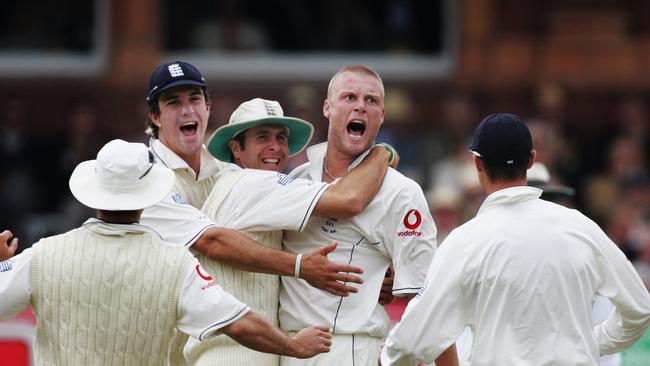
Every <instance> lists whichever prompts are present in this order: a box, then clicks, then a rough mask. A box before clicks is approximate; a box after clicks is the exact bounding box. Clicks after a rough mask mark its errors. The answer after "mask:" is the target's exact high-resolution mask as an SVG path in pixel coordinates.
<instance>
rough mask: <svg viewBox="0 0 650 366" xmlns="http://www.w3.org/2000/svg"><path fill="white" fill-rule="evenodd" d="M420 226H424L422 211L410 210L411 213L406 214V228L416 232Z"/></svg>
mask: <svg viewBox="0 0 650 366" xmlns="http://www.w3.org/2000/svg"><path fill="white" fill-rule="evenodd" d="M411 217H413V218H414V219H412V218H411ZM411 222H412V223H411ZM420 224H422V215H420V211H418V210H416V209H414V208H413V209H410V210H409V212H407V213H406V216H404V226H405V227H406V228H407V229H409V230H415V229H417V228H418V227H420Z"/></svg>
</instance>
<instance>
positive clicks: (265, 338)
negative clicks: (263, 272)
mask: <svg viewBox="0 0 650 366" xmlns="http://www.w3.org/2000/svg"><path fill="white" fill-rule="evenodd" d="M222 331H223V333H224V334H226V335H227V336H229V337H230V338H232V339H234V340H235V341H237V342H238V343H240V344H242V345H244V346H246V347H248V348H251V349H254V350H256V351H259V352H266V353H275V354H278V355H283V356H290V357H297V358H309V357H313V356H315V355H317V354H319V353H323V352H329V350H330V346H331V344H332V341H331V338H332V335H331V334H330V333H329V330H328V327H327V326H311V327H308V328H305V329H303V330H302V331H300V332H299V333H298V334H296V336H295V337H288V336H287V335H285V334H284V333H282V332H281V331H280V330H278V329H276V328H273V327H272V326H271V325H269V323H267V322H266V321H265V320H264V319H263V318H262V317H261V316H259V315H258V314H256V313H255V312H253V311H249V312H248V313H247V314H246V315H244V316H243V317H242V318H241V319H239V320H237V321H235V322H233V323H231V324H229V325H227V326H225V327H224V328H223V329H222Z"/></svg>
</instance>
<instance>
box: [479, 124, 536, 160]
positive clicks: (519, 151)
mask: <svg viewBox="0 0 650 366" xmlns="http://www.w3.org/2000/svg"><path fill="white" fill-rule="evenodd" d="M469 150H470V151H471V152H473V153H474V154H475V155H477V156H478V157H480V158H481V159H482V160H485V161H486V162H488V163H490V164H495V165H510V164H516V163H522V162H528V159H530V153H531V151H532V150H533V139H532V137H531V135H530V130H528V126H526V124H525V123H524V121H522V120H521V119H520V118H519V117H517V116H515V115H514V114H508V113H495V114H491V115H489V116H487V117H485V118H483V120H482V121H481V123H479V125H478V127H476V130H474V141H473V142H472V144H471V145H470V146H469Z"/></svg>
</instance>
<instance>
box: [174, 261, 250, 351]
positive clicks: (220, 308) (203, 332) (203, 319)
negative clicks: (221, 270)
mask: <svg viewBox="0 0 650 366" xmlns="http://www.w3.org/2000/svg"><path fill="white" fill-rule="evenodd" d="M249 310H250V308H249V307H248V306H247V305H246V304H244V303H242V302H241V301H239V300H237V299H236V298H235V297H234V296H232V295H231V294H229V293H227V292H226V291H224V290H223V289H222V288H221V286H219V284H217V282H215V280H214V279H213V278H212V277H211V276H210V275H209V274H208V272H207V271H205V270H204V269H203V268H202V267H201V265H200V264H199V262H198V261H197V260H196V259H194V260H193V261H191V262H190V268H188V271H187V275H186V277H185V282H184V285H183V289H182V291H181V295H180V299H179V302H178V322H177V327H178V329H179V330H180V331H181V332H183V333H186V334H189V335H190V336H192V337H194V338H197V339H198V340H204V339H206V338H208V337H210V336H213V335H216V334H218V333H219V329H221V328H223V327H225V326H227V325H228V324H231V323H232V322H234V321H236V320H238V319H240V318H241V317H242V316H244V315H245V314H246V313H247V312H248V311H249Z"/></svg>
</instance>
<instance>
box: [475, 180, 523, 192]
mask: <svg viewBox="0 0 650 366" xmlns="http://www.w3.org/2000/svg"><path fill="white" fill-rule="evenodd" d="M526 185H527V182H526V179H523V180H513V181H496V182H489V181H488V182H486V183H485V184H483V189H484V190H485V195H486V196H489V195H491V194H492V193H494V192H496V191H500V190H502V189H506V188H512V187H519V186H526Z"/></svg>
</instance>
